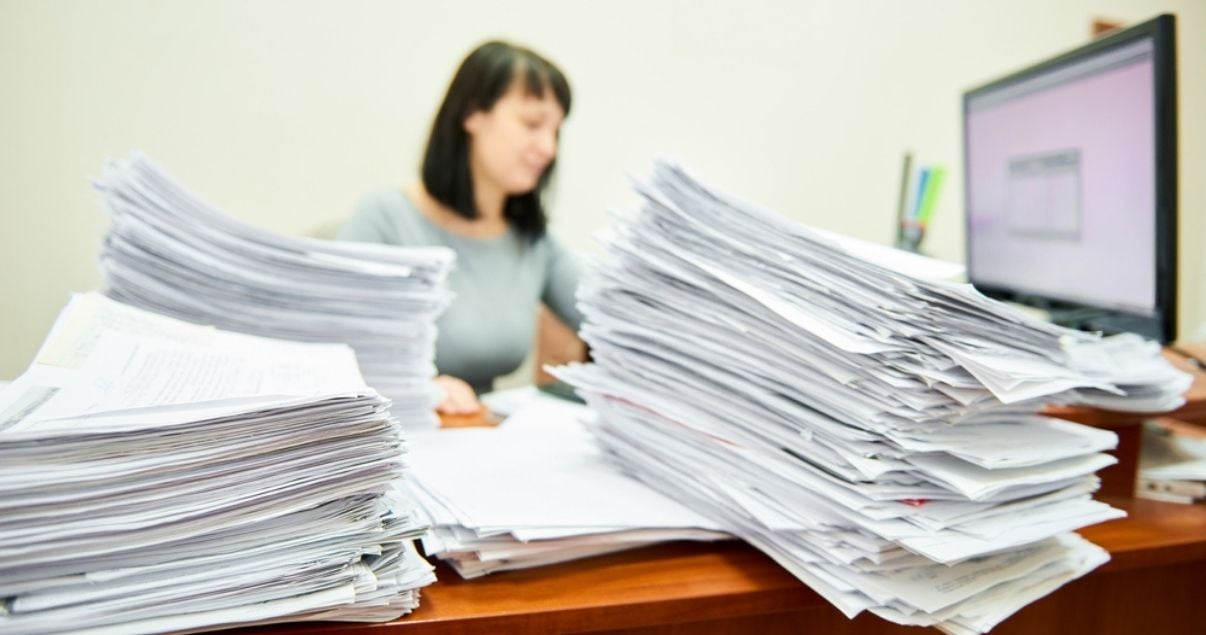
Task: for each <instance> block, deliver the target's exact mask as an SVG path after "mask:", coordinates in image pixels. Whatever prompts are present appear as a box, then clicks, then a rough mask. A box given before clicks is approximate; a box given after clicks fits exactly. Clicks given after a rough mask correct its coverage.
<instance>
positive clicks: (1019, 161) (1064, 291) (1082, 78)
mask: <svg viewBox="0 0 1206 635" xmlns="http://www.w3.org/2000/svg"><path fill="white" fill-rule="evenodd" d="M1153 82H1154V77H1153V62H1152V42H1151V40H1143V41H1140V42H1136V43H1133V44H1130V45H1127V46H1125V47H1120V48H1116V49H1110V50H1107V51H1103V52H1102V54H1100V55H1097V56H1094V57H1092V58H1088V59H1085V60H1080V61H1078V62H1075V63H1074V64H1072V65H1070V66H1064V67H1060V68H1058V69H1055V70H1052V71H1050V72H1047V73H1044V74H1042V75H1038V76H1035V77H1032V78H1029V79H1027V80H1023V81H1022V82H1021V83H1016V84H1010V85H1007V86H1004V87H1002V88H1000V89H997V90H993V91H989V92H984V93H981V94H978V95H976V96H975V97H972V98H970V99H969V100H968V103H967V121H966V148H967V180H966V186H967V193H968V203H969V207H970V209H969V210H968V219H969V222H968V231H969V240H970V247H971V248H970V250H969V255H968V258H969V263H968V264H969V266H970V269H971V272H972V276H973V279H974V281H975V282H976V283H977V284H984V285H990V286H995V287H1002V288H1006V289H1011V290H1014V291H1018V292H1022V293H1026V294H1034V295H1039V296H1043V297H1048V298H1055V299H1061V300H1067V301H1071V302H1076V303H1081V304H1088V305H1091V306H1097V307H1103V308H1110V309H1116V310H1123V311H1127V312H1130V313H1138V314H1142V315H1152V314H1153V313H1154V311H1155V304H1156V271H1155V268H1156V261H1155V249H1156V212H1155V207H1156V187H1155V121H1154V89H1153V85H1154V84H1153Z"/></svg>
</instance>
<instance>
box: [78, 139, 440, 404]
mask: <svg viewBox="0 0 1206 635" xmlns="http://www.w3.org/2000/svg"><path fill="white" fill-rule="evenodd" d="M96 188H97V189H98V190H99V191H100V192H101V193H102V195H103V198H104V202H105V207H106V208H107V209H108V211H109V213H110V215H111V216H112V220H113V223H112V227H111V229H110V231H109V234H108V236H107V237H106V239H105V244H104V249H103V251H102V253H101V271H102V273H103V275H104V278H105V282H106V284H107V286H108V289H107V293H108V294H109V296H110V297H113V298H115V299H117V300H120V301H121V302H124V303H126V304H130V305H133V306H138V307H142V308H145V309H148V310H151V311H154V312H156V313H160V314H164V315H170V316H172V317H177V318H180V319H182V320H187V321H189V322H193V323H197V324H212V325H214V326H217V327H218V328H222V329H226V330H230V331H236V332H239V333H249V334H252V335H261V336H265V337H275V338H282V339H288V340H296V341H302V342H340V343H346V344H348V345H350V346H351V347H352V348H353V349H355V351H356V357H357V360H358V361H359V363H360V368H361V370H362V371H363V373H364V377H365V379H366V380H367V381H368V383H369V385H370V386H372V387H373V388H374V389H376V390H377V391H378V392H380V393H381V394H382V395H384V396H385V397H387V398H389V399H391V400H392V401H393V409H394V414H395V415H396V416H397V417H398V419H399V420H400V421H402V423H403V424H405V425H408V426H410V425H411V424H412V423H413V424H416V425H419V424H425V425H428V426H431V425H435V423H436V419H435V416H434V414H433V411H432V403H431V402H432V399H433V397H434V396H433V394H432V392H433V388H432V383H431V378H432V377H433V376H434V374H435V366H434V363H433V359H434V355H435V353H434V351H435V319H436V317H437V316H438V315H439V314H440V312H442V311H443V309H444V308H445V306H446V305H447V303H448V301H449V293H448V291H447V289H446V286H445V284H444V282H445V279H446V277H447V275H448V272H449V270H450V269H451V267H452V264H453V259H454V255H453V253H452V251H450V250H448V249H446V248H442V247H432V248H400V247H389V246H384V245H371V244H357V243H340V242H333V241H322V240H315V239H307V238H292V237H284V236H279V235H276V234H273V233H271V232H267V231H264V230H260V229H257V228H254V227H251V226H248V225H246V224H245V223H242V222H240V221H238V220H236V219H234V218H233V217H231V216H228V215H226V214H224V213H223V212H221V211H219V210H217V209H215V208H213V207H211V206H210V205H208V204H206V203H205V202H204V201H202V200H201V199H200V198H198V197H197V196H195V195H193V194H192V193H190V192H189V191H188V190H186V189H185V188H184V187H183V186H181V185H180V184H179V183H177V182H176V181H175V180H173V179H172V178H171V177H170V176H169V175H168V174H166V173H165V172H164V171H163V170H161V169H159V168H158V167H157V166H156V165H155V164H154V163H152V162H151V161H150V160H149V159H148V158H146V157H145V156H143V155H140V154H135V155H134V156H133V157H132V158H131V159H130V160H128V161H121V162H112V163H110V164H109V165H108V166H106V170H105V173H104V176H103V177H102V178H101V179H100V180H99V181H97V183H96Z"/></svg>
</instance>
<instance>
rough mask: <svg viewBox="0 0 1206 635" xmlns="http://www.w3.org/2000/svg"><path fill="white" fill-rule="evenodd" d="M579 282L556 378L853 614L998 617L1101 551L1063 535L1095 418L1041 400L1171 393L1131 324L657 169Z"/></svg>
mask: <svg viewBox="0 0 1206 635" xmlns="http://www.w3.org/2000/svg"><path fill="white" fill-rule="evenodd" d="M637 189H638V192H639V193H640V194H641V195H642V199H643V205H642V208H641V209H640V210H639V213H638V214H636V215H635V216H634V217H633V218H631V219H627V220H624V219H621V221H620V222H618V223H617V224H616V225H615V226H614V227H613V228H612V230H611V231H610V233H609V235H607V236H605V255H604V258H603V259H602V261H601V262H599V263H598V266H597V268H596V274H595V275H594V276H593V277H592V278H590V279H589V280H587V281H585V282H584V283H583V286H582V287H581V289H580V290H579V302H580V306H581V308H582V309H583V311H584V313H585V315H586V318H587V324H586V326H585V327H584V329H583V331H582V333H583V336H584V338H585V339H586V340H587V342H588V343H589V344H590V346H591V354H592V357H593V359H594V362H595V363H593V364H591V365H586V366H571V367H567V368H563V369H560V370H558V371H557V373H556V374H558V376H560V377H561V378H562V379H565V380H566V381H569V382H570V383H571V384H574V385H575V386H577V387H578V389H579V392H580V393H582V394H583V395H584V396H585V397H586V398H587V401H588V403H589V404H590V405H591V407H592V408H593V409H594V410H595V411H596V412H597V414H598V419H597V421H596V423H594V425H593V426H592V428H591V429H592V432H593V433H594V434H595V435H597V437H598V438H599V439H600V440H601V441H602V442H603V444H604V445H605V446H606V447H607V449H608V450H609V452H610V454H611V456H612V457H613V459H614V460H615V461H617V462H618V463H619V464H621V465H622V466H623V467H624V468H625V469H626V470H628V471H630V472H632V473H633V474H636V475H638V476H639V477H640V478H642V479H643V480H644V481H645V482H647V483H649V484H650V485H652V486H654V487H656V488H658V489H659V490H661V491H662V492H663V493H666V494H668V495H670V496H671V497H673V498H674V499H676V500H679V501H684V502H686V503H687V504H688V505H689V506H691V507H692V508H694V509H696V510H697V511H700V512H703V513H705V514H707V515H708V516H710V517H711V518H713V519H715V520H716V521H717V522H719V523H720V524H721V526H722V527H723V528H724V529H725V530H727V531H730V532H732V533H733V534H735V535H737V536H739V537H741V538H743V539H745V540H747V541H749V542H750V543H751V544H753V545H754V546H755V547H757V548H759V549H761V550H762V551H764V552H766V553H767V554H768V555H770V556H771V557H773V558H774V559H775V560H776V561H778V562H779V563H780V564H781V565H782V566H784V567H785V568H787V569H788V570H790V571H791V572H792V573H793V574H794V575H796V576H797V577H799V578H800V579H801V580H802V581H804V582H805V583H807V584H808V585H809V586H810V587H812V588H813V589H814V590H816V591H817V592H818V593H819V594H820V595H822V596H823V597H825V598H826V599H828V600H829V601H830V602H832V603H833V604H834V605H836V606H837V607H838V608H839V609H840V610H842V611H843V612H844V613H845V614H846V615H848V616H851V617H852V616H854V615H856V614H858V613H860V612H862V611H864V610H867V611H871V612H873V613H875V614H878V615H880V616H883V617H884V618H886V619H889V620H891V621H894V622H898V623H901V624H918V625H933V626H937V627H939V628H942V629H944V630H946V631H949V632H956V633H962V632H981V631H985V630H988V629H989V628H991V627H992V626H993V625H995V624H996V623H998V622H1000V621H1001V620H1003V619H1004V618H1006V617H1008V616H1009V615H1010V614H1012V613H1013V612H1015V611H1016V610H1018V609H1019V608H1021V607H1022V606H1024V605H1026V604H1027V603H1029V602H1031V601H1033V600H1035V599H1037V598H1039V597H1042V596H1043V595H1045V594H1047V593H1049V592H1051V591H1052V590H1054V589H1055V588H1058V587H1059V586H1060V585H1062V584H1064V583H1066V582H1067V581H1069V580H1072V579H1075V578H1077V577H1079V576H1081V575H1083V574H1085V573H1086V572H1088V571H1090V570H1092V569H1093V568H1094V567H1097V566H1098V565H1100V564H1101V563H1103V562H1105V561H1106V560H1108V557H1109V556H1108V554H1107V553H1106V552H1105V551H1104V550H1102V549H1101V548H1099V547H1097V546H1095V545H1093V544H1090V543H1088V542H1087V541H1085V540H1084V539H1082V538H1080V537H1079V536H1077V535H1076V534H1073V533H1070V532H1071V530H1074V529H1076V528H1079V527H1082V526H1085V525H1088V524H1091V523H1097V522H1101V521H1104V520H1109V519H1112V518H1118V517H1120V516H1122V515H1123V513H1122V512H1121V511H1118V510H1115V509H1112V508H1110V507H1109V506H1107V505H1105V504H1102V503H1100V502H1097V501H1094V500H1092V499H1091V497H1090V496H1091V493H1092V492H1093V491H1095V489H1096V488H1097V487H1098V479H1097V477H1096V476H1095V475H1094V473H1095V472H1096V471H1097V470H1100V469H1101V468H1103V467H1106V466H1108V465H1110V464H1112V463H1114V462H1115V460H1114V459H1113V458H1112V457H1111V456H1109V455H1107V454H1103V453H1102V451H1104V450H1108V449H1110V448H1112V447H1114V445H1115V444H1116V437H1115V435H1114V434H1113V433H1111V432H1108V431H1102V430H1096V429H1091V428H1088V427H1084V426H1080V425H1077V424H1072V423H1069V422H1064V421H1057V420H1052V419H1048V418H1044V417H1041V416H1038V415H1036V414H1035V413H1036V412H1037V411H1038V410H1040V409H1041V408H1042V406H1043V404H1044V403H1046V402H1051V401H1054V402H1067V403H1072V402H1075V403H1087V404H1094V405H1103V406H1107V407H1113V408H1129V409H1133V410H1162V409H1167V408H1171V407H1175V406H1176V405H1177V404H1179V403H1180V402H1181V400H1182V398H1181V395H1182V393H1183V392H1184V390H1185V388H1186V387H1187V386H1188V383H1189V377H1188V376H1186V375H1184V374H1183V373H1180V372H1179V371H1176V370H1175V369H1173V368H1172V367H1171V366H1170V365H1169V364H1167V362H1165V361H1164V360H1163V359H1162V358H1161V357H1160V355H1159V347H1158V346H1157V345H1155V344H1154V343H1151V342H1144V341H1142V340H1140V339H1139V338H1135V337H1125V336H1124V337H1116V338H1108V339H1101V338H1099V337H1097V336H1096V335H1091V334H1085V333H1078V332H1073V331H1069V330H1066V329H1063V328H1059V327H1056V326H1053V325H1051V324H1047V323H1044V322H1041V321H1038V320H1035V319H1032V318H1028V317H1026V316H1024V315H1021V314H1019V313H1017V312H1015V311H1014V310H1012V309H1010V308H1008V307H1005V306H1004V305H1002V304H1000V303H997V302H994V301H991V300H989V299H987V298H985V297H983V296H981V295H980V294H978V293H977V292H976V291H975V290H974V289H972V288H971V287H970V286H968V285H966V284H958V283H954V282H950V281H949V278H950V277H951V276H952V275H955V274H958V273H959V272H960V268H958V267H952V266H950V265H946V264H943V263H938V262H935V261H931V260H928V259H924V258H921V257H917V256H914V255H912V254H906V253H903V252H897V251H895V250H891V249H888V248H884V247H879V246H876V245H871V244H867V243H862V242H858V241H853V240H851V239H848V238H842V237H838V236H834V235H831V234H828V233H826V232H822V231H819V230H815V229H810V228H805V227H802V226H798V225H796V224H794V223H791V222H789V221H787V220H786V219H784V218H782V217H780V216H778V215H776V214H774V213H772V212H769V211H767V210H764V209H761V208H759V207H757V206H755V205H753V204H750V203H746V202H742V201H740V200H737V199H735V198H733V197H730V196H727V195H724V194H721V193H719V192H717V191H715V190H713V189H711V188H709V187H707V186H705V185H704V184H702V183H700V182H698V181H697V180H694V179H693V178H691V177H690V176H689V175H687V174H686V173H684V172H683V171H682V170H681V169H679V168H677V167H674V166H671V165H667V164H658V165H657V166H656V167H655V170H654V174H653V176H652V178H651V180H650V181H648V182H647V183H641V184H638V186H637Z"/></svg>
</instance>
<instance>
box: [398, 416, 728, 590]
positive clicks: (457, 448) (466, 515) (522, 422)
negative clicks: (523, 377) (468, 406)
mask: <svg viewBox="0 0 1206 635" xmlns="http://www.w3.org/2000/svg"><path fill="white" fill-rule="evenodd" d="M528 401H529V403H528V405H525V406H523V407H521V408H520V409H519V410H517V411H515V412H512V413H511V414H510V415H509V416H508V417H507V419H506V420H505V421H504V422H503V423H502V425H501V426H499V427H497V428H454V429H448V430H433V431H424V432H423V433H422V434H416V435H414V439H413V442H414V449H415V451H414V454H413V458H412V459H411V468H412V469H411V473H410V475H409V478H408V483H409V484H410V485H411V486H412V489H413V490H414V492H413V494H414V497H415V498H416V499H417V500H418V501H419V502H420V504H421V506H422V508H423V509H424V510H425V511H426V512H427V513H428V515H429V516H430V520H431V524H432V530H431V531H430V532H429V533H428V534H426V535H424V536H423V538H422V542H423V550H424V551H425V552H426V553H427V554H428V555H431V556H437V557H439V558H441V559H442V560H445V561H447V562H448V563H449V564H451V565H452V567H453V568H455V569H456V570H457V572H458V573H460V574H461V576H463V577H465V578H475V577H478V576H482V575H486V574H488V573H493V572H496V571H505V570H510V569H523V568H528V567H535V566H540V565H546V564H552V563H555V562H564V561H566V560H574V559H578V558H585V557H588V556H594V555H600V554H604V553H611V552H614V551H620V550H624V549H633V548H636V547H642V546H646V545H650V544H654V543H657V542H664V541H668V540H718V539H723V538H728V536H727V535H725V534H722V533H719V532H717V531H716V528H717V526H716V523H715V522H714V521H711V520H709V519H707V518H705V517H703V516H701V515H700V514H697V513H695V512H693V511H691V510H690V509H687V508H685V507H683V506H682V505H681V504H679V503H677V502H675V501H674V500H671V499H669V498H667V497H666V496H664V495H662V494H660V493H658V492H657V491H656V490H654V489H652V488H650V487H649V486H647V485H645V484H643V483H641V482H639V481H637V480H634V479H632V478H630V477H628V476H625V475H624V474H621V473H620V471H619V470H618V469H616V466H615V465H613V464H610V463H608V462H607V461H606V460H605V459H604V457H603V455H602V453H601V451H600V450H599V448H598V446H597V445H596V444H595V443H594V441H593V440H592V439H591V437H590V435H589V434H588V433H587V432H586V430H585V428H583V426H582V424H581V423H580V422H579V419H580V418H582V417H585V416H588V410H587V409H586V407H585V406H582V405H579V404H574V403H569V402H565V401H562V400H559V399H555V398H552V397H542V396H539V395H537V396H534V397H532V398H531V399H529V400H528Z"/></svg>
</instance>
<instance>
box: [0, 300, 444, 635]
mask: <svg viewBox="0 0 1206 635" xmlns="http://www.w3.org/2000/svg"><path fill="white" fill-rule="evenodd" d="M404 452H405V445H404V443H403V439H402V438H401V434H400V427H399V425H398V423H397V422H396V421H395V420H394V419H393V418H392V417H391V416H390V414H389V411H388V402H387V401H386V400H385V399H383V398H382V397H380V396H379V395H377V394H376V393H375V392H374V391H373V390H372V389H370V388H368V387H367V386H365V384H364V381H363V380H362V379H361V377H360V374H359V372H358V370H357V367H356V361H355V358H354V355H353V353H352V351H351V349H349V348H348V347H346V346H342V345H333V344H301V343H294V342H285V341H278V340H268V339H263V338H258V337H252V336H248V335H241V334H235V333H227V332H223V331H218V330H215V329H212V328H205V327H199V326H194V325H191V324H186V323H183V322H179V321H177V320H173V319H170V318H165V317H161V316H157V315H153V314H149V313H146V312H144V311H140V310H138V309H134V308H131V307H126V306H123V305H120V304H117V303H116V302H114V301H112V300H109V299H107V298H105V297H104V296H101V295H99V294H89V295H83V296H76V297H75V298H73V300H72V301H71V303H70V304H69V305H68V307H67V308H66V309H65V310H64V312H63V313H62V314H61V315H60V317H59V319H58V321H57V322H56V324H55V327H54V330H53V331H52V333H51V335H50V336H49V337H48V338H47V340H46V342H45V343H44V344H43V347H42V349H41V351H40V352H39V353H38V357H37V359H36V361H35V363H34V364H32V365H31V366H30V368H29V369H28V370H27V371H26V372H25V373H24V374H23V375H22V376H21V377H20V378H18V379H17V380H16V381H14V382H13V383H12V384H11V385H10V386H8V387H7V388H6V389H5V390H4V391H3V392H2V393H0V607H3V610H2V611H0V631H2V632H4V633H29V634H36V633H54V632H83V631H85V630H86V629H90V628H98V627H108V628H110V629H112V631H113V632H122V633H144V632H160V631H176V630H186V629H197V628H205V627H213V626H218V625H227V624H236V623H249V622H265V621H285V620H299V619H338V620H356V621H360V620H372V621H377V620H388V619H393V618H396V617H398V616H399V615H402V614H405V613H407V612H409V611H410V610H412V609H413V608H414V607H415V606H417V605H418V589H419V588H420V587H422V586H425V585H427V584H429V583H431V582H432V581H433V580H434V577H433V575H432V572H431V567H430V566H429V565H428V564H427V563H426V562H425V561H424V560H423V559H422V558H421V557H420V556H419V555H417V553H416V551H415V549H414V547H413V543H412V539H413V538H414V537H416V536H417V535H418V534H419V533H420V532H421V531H422V529H423V525H422V524H421V522H420V521H419V519H418V517H417V516H416V515H415V514H414V513H413V512H411V511H410V510H411V508H412V504H411V503H410V502H409V501H407V500H404V499H401V498H399V497H398V496H397V493H396V492H395V491H394V490H393V486H394V484H395V482H396V481H397V480H398V479H399V478H400V476H401V475H402V473H403V470H404V463H403V455H404ZM106 632H107V631H106Z"/></svg>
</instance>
